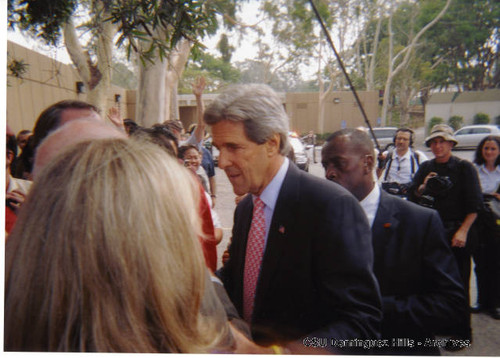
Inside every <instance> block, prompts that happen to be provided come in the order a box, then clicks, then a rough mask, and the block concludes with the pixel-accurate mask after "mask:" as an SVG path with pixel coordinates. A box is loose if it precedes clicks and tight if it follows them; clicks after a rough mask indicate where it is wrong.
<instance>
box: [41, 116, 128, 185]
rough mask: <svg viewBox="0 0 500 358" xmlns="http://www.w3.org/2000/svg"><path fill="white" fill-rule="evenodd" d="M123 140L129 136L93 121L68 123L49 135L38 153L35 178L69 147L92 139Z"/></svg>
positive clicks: (79, 120) (85, 120)
mask: <svg viewBox="0 0 500 358" xmlns="http://www.w3.org/2000/svg"><path fill="white" fill-rule="evenodd" d="M108 138H123V139H127V138H128V137H127V135H126V134H125V133H123V132H121V131H119V130H118V129H116V128H115V127H112V126H110V125H107V124H106V123H103V122H100V121H96V120H92V119H77V120H73V121H70V122H67V123H66V124H64V125H63V126H62V127H60V128H59V129H57V130H55V131H54V132H52V133H51V134H50V135H48V136H47V137H46V138H45V139H44V140H43V141H42V143H41V144H40V146H39V147H38V149H37V151H36V156H35V164H34V167H33V178H36V177H37V175H38V174H39V173H40V171H41V170H42V169H43V168H44V167H45V166H46V165H47V164H48V163H49V162H50V161H51V160H52V159H53V158H55V157H56V156H57V155H58V154H59V153H61V152H63V151H64V150H66V149H67V148H68V147H70V146H72V145H74V144H77V143H80V142H83V141H87V140H92V139H108Z"/></svg>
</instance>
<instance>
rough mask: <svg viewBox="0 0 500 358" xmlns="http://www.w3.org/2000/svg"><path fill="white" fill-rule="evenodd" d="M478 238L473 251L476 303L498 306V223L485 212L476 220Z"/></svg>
mask: <svg viewBox="0 0 500 358" xmlns="http://www.w3.org/2000/svg"><path fill="white" fill-rule="evenodd" d="M477 229H478V238H477V245H476V247H475V248H474V251H473V253H472V254H473V258H474V263H475V266H476V267H475V273H476V280H477V290H478V303H479V304H480V305H481V307H483V308H485V309H490V308H499V307H500V225H498V224H497V222H496V220H495V219H494V218H493V217H492V216H491V215H490V214H489V213H486V212H481V213H480V215H479V218H478V220H477Z"/></svg>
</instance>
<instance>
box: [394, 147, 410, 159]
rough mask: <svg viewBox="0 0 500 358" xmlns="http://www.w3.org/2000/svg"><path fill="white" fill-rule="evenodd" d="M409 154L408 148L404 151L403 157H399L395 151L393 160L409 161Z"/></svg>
mask: <svg viewBox="0 0 500 358" xmlns="http://www.w3.org/2000/svg"><path fill="white" fill-rule="evenodd" d="M410 154H411V150H410V148H408V150H407V151H406V153H405V154H404V155H401V156H400V155H399V154H398V152H397V151H394V159H395V158H398V159H399V160H400V161H401V160H403V159H408V160H409V159H410Z"/></svg>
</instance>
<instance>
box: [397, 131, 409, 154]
mask: <svg viewBox="0 0 500 358" xmlns="http://www.w3.org/2000/svg"><path fill="white" fill-rule="evenodd" d="M410 138H411V133H410V132H398V133H397V134H396V138H395V140H394V144H395V145H396V150H397V151H398V152H400V153H406V152H407V151H408V148H409V147H410Z"/></svg>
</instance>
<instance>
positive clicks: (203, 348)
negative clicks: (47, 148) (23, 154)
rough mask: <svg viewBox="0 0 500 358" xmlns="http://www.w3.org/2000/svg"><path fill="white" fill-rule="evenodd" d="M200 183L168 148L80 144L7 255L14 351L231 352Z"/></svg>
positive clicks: (30, 207)
mask: <svg viewBox="0 0 500 358" xmlns="http://www.w3.org/2000/svg"><path fill="white" fill-rule="evenodd" d="M194 185H195V184H194V183H193V182H192V178H191V175H190V174H189V173H187V170H186V169H185V168H183V167H182V166H181V165H179V164H178V163H177V161H176V160H175V159H174V158H170V156H168V155H165V153H164V151H163V150H162V149H160V148H158V147H157V146H155V145H153V144H148V143H142V142H141V143H137V142H134V141H130V140H124V139H103V140H93V141H88V142H83V143H79V144H76V145H75V146H73V147H71V148H70V149H68V150H67V151H65V152H63V153H62V154H60V155H59V156H58V157H57V158H55V159H54V160H53V161H52V162H51V163H50V164H48V165H47V167H45V168H44V169H43V170H42V171H41V173H40V176H39V177H38V178H37V180H36V181H35V183H34V185H33V187H32V190H31V193H30V195H29V197H28V198H27V200H26V202H25V203H24V206H23V209H22V212H21V214H20V216H19V218H18V221H17V223H16V226H15V229H14V230H13V232H12V233H11V235H10V237H9V241H8V243H7V246H6V273H5V274H6V281H5V282H6V286H5V290H6V291H5V326H4V333H5V335H4V336H5V340H4V345H5V346H4V348H5V350H36V351H99V352H111V351H115V352H208V351H210V350H211V349H213V348H214V347H217V346H220V345H221V344H223V343H222V340H223V339H224V338H227V335H228V334H229V333H228V326H227V322H226V316H225V313H224V312H223V308H222V306H221V304H220V302H219V301H218V300H217V299H216V297H215V293H214V291H213V287H212V286H211V284H210V282H209V279H208V276H207V270H206V267H205V264H204V259H203V254H202V252H201V248H200V245H199V242H198V238H197V235H198V229H197V228H199V222H198V220H199V219H198V215H197V211H196V208H197V204H196V203H197V202H198V198H197V192H196V191H195V190H193V187H194ZM207 281H208V283H207Z"/></svg>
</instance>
